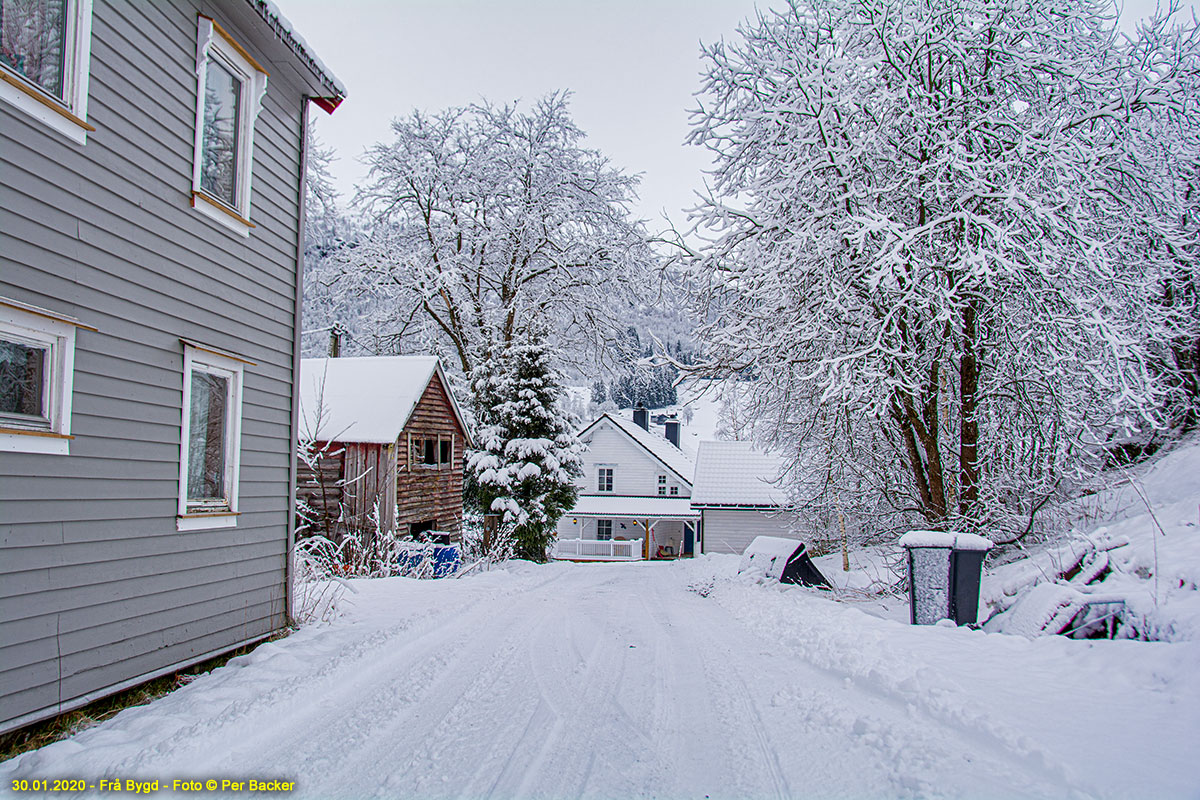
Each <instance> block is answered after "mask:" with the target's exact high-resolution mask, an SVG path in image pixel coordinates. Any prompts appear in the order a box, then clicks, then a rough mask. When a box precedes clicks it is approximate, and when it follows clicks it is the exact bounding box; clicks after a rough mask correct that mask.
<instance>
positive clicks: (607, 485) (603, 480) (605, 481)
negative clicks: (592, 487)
mask: <svg viewBox="0 0 1200 800" xmlns="http://www.w3.org/2000/svg"><path fill="white" fill-rule="evenodd" d="M612 490H613V468H612V467H600V472H599V479H598V480H597V482H596V491H599V492H611V491H612Z"/></svg>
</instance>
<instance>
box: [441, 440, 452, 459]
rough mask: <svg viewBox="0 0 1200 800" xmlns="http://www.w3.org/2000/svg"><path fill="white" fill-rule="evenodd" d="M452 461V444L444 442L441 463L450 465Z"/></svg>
mask: <svg viewBox="0 0 1200 800" xmlns="http://www.w3.org/2000/svg"><path fill="white" fill-rule="evenodd" d="M450 461H451V458H450V443H449V442H442V457H441V460H440V463H442V464H449V463H450Z"/></svg>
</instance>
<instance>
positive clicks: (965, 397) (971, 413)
mask: <svg viewBox="0 0 1200 800" xmlns="http://www.w3.org/2000/svg"><path fill="white" fill-rule="evenodd" d="M976 316H977V310H976V301H975V300H974V299H971V300H969V301H968V302H967V306H966V308H964V309H963V344H962V357H961V358H960V360H959V365H958V382H959V388H960V390H961V392H962V419H961V421H960V426H959V428H960V429H959V449H958V464H959V485H960V486H961V490H960V492H959V505H958V513H959V514H961V515H962V516H964V517H968V518H969V517H970V516H971V515H972V514H973V513H974V512H975V509H976V506H977V505H978V502H979V417H978V412H979V353H978V336H977V331H976Z"/></svg>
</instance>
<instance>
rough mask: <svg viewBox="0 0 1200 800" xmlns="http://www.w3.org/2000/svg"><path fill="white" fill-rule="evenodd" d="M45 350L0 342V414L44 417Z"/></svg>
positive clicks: (46, 354) (46, 355) (6, 341)
mask: <svg viewBox="0 0 1200 800" xmlns="http://www.w3.org/2000/svg"><path fill="white" fill-rule="evenodd" d="M49 354H50V349H49V348H47V347H37V346H34V345H27V344H22V343H20V342H12V341H8V340H6V339H0V414H21V415H25V416H30V417H41V418H43V419H44V418H45V416H46V412H45V397H46V361H47V358H48V356H49Z"/></svg>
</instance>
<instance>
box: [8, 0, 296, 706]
mask: <svg viewBox="0 0 1200 800" xmlns="http://www.w3.org/2000/svg"><path fill="white" fill-rule="evenodd" d="M201 12H202V13H205V14H206V15H209V16H212V17H214V18H215V19H216V20H217V21H218V22H220V23H221V25H222V26H223V27H225V28H226V30H228V31H229V32H230V33H231V34H232V35H233V36H234V37H235V38H237V39H238V41H239V42H240V43H241V44H243V45H245V46H246V47H247V48H248V49H250V51H251V52H252V53H255V50H256V48H255V38H254V37H255V35H256V34H255V33H254V32H253V31H247V30H242V29H239V28H238V27H237V26H236V25H235V24H234V23H233V22H232V21H231V20H230V19H229V16H228V15H227V14H226V13H225V12H224V11H223V9H222V3H220V2H209V1H208V0H204V1H203V2H188V1H187V0H174V2H165V0H156V2H153V3H150V2H144V0H95V5H94V12H93V22H92V56H91V77H90V82H89V101H88V121H89V122H90V123H91V124H92V125H94V126H95V127H96V130H95V131H94V132H92V133H90V134H89V135H88V142H87V144H86V145H85V146H83V147H80V146H78V145H75V144H73V143H71V142H69V141H68V140H66V139H65V138H63V137H61V136H59V135H58V134H57V133H55V132H53V131H51V130H50V129H49V128H46V127H45V126H43V125H42V124H41V123H39V122H37V121H36V120H33V119H31V118H29V117H27V116H25V115H23V114H22V113H20V112H18V111H17V110H15V109H14V108H12V107H11V106H9V105H8V104H0V154H2V156H0V158H2V159H3V170H2V171H0V296H5V297H10V298H13V299H16V300H19V301H23V302H27V303H32V304H34V305H37V306H42V307H45V308H49V309H52V310H55V311H59V312H62V313H65V314H70V315H73V316H76V317H78V318H79V319H80V320H81V321H83V322H85V323H87V324H88V325H92V326H95V327H96V328H98V329H99V330H98V332H91V331H86V330H84V331H80V332H79V336H78V341H77V345H76V355H75V374H74V413H73V415H72V433H73V434H74V435H75V437H76V438H75V440H74V441H72V442H71V445H70V450H71V452H70V455H69V456H45V455H34V454H27V453H0V729H3V728H5V727H11V724H12V721H13V720H17V719H22V718H24V719H29V718H31V717H35V716H45V715H48V714H51V713H54V712H55V711H56V709H57V708H59V707H60V704H62V705H69V704H70V703H71V702H72V700H74V699H76V698H81V697H84V696H87V695H91V694H95V693H97V692H102V691H104V690H106V689H108V688H111V687H114V686H118V685H120V684H123V683H126V682H128V681H130V680H134V679H136V678H138V677H140V676H145V675H149V674H152V673H155V672H158V671H161V670H163V669H166V668H168V667H171V666H173V665H180V664H184V663H187V662H189V661H192V660H194V659H196V658H199V657H200V656H203V655H206V654H208V653H212V652H214V651H219V650H221V649H228V648H229V647H231V646H234V645H236V644H237V643H239V642H242V641H245V640H247V639H252V638H256V637H261V636H264V635H266V634H268V633H270V632H271V631H274V630H277V629H279V628H280V627H282V626H283V625H284V624H285V622H286V620H285V609H286V596H285V595H286V592H285V574H286V573H285V558H286V548H287V526H288V519H289V516H290V513H291V512H290V509H289V507H288V506H289V502H288V497H289V467H290V463H291V453H292V441H293V439H294V437H293V435H292V431H291V408H292V386H293V375H292V350H293V344H292V343H293V326H294V325H295V324H296V321H297V315H296V309H295V294H296V284H295V282H296V275H295V263H296V256H297V253H296V247H297V219H298V215H299V208H298V186H299V180H300V175H299V161H300V147H301V102H302V100H301V89H300V87H299V86H298V85H295V86H293V85H289V83H288V80H287V78H286V75H287V74H288V73H289V71H290V70H287V69H273V68H272V65H271V64H269V63H268V62H267V61H266V60H265V59H263V58H262V57H261V54H256V57H259V60H260V61H261V62H262V63H263V64H264V66H266V68H267V69H268V70H269V71H270V72H271V77H270V83H269V86H268V90H267V94H266V97H265V98H264V104H263V110H262V113H261V115H260V116H259V118H258V120H257V126H256V130H255V139H254V148H255V149H254V167H253V187H252V207H251V214H250V217H251V220H252V221H253V222H254V223H255V225H256V226H257V227H255V228H254V229H253V230H252V231H251V234H250V238H249V239H248V240H247V239H245V238H243V237H241V236H238V235H236V234H234V233H233V232H231V231H229V230H227V229H226V228H224V227H222V226H220V225H218V224H217V223H215V222H214V221H212V220H210V219H209V218H207V217H205V216H202V215H201V214H199V213H197V212H196V211H195V210H193V209H192V208H191V205H190V197H191V177H192V157H193V142H194V131H193V127H194V123H195V92H196V77H195V45H196V18H197V14H198V13H201ZM181 337H182V338H187V339H192V340H196V341H201V342H204V343H206V344H209V345H212V346H214V347H218V348H223V349H226V350H229V351H231V352H234V353H237V354H239V355H242V356H244V357H245V358H248V359H250V360H252V361H254V362H256V363H255V365H254V366H248V367H247V368H246V371H245V388H244V394H243V400H242V449H241V476H240V501H239V505H240V509H239V510H240V511H241V516H240V517H239V519H238V524H237V527H235V528H225V529H216V530H205V531H194V532H179V531H176V529H175V513H176V504H177V501H178V488H179V487H178V483H179V481H178V475H179V449H180V415H181V404H182V383H183V375H182V366H183V356H182V346H181V344H180V341H179V340H180V338H181Z"/></svg>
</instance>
